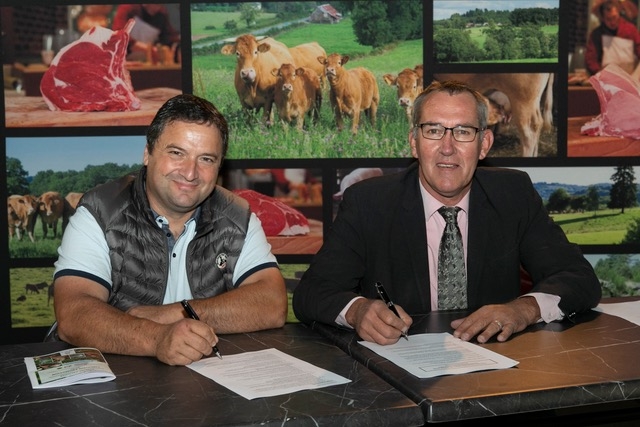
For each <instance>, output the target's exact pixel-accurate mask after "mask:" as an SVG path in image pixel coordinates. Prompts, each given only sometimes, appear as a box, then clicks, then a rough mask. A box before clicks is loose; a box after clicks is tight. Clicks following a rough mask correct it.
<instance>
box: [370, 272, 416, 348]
mask: <svg viewBox="0 0 640 427" xmlns="http://www.w3.org/2000/svg"><path fill="white" fill-rule="evenodd" d="M375 287H376V291H378V295H380V298H382V301H384V303H385V304H387V307H389V310H391V311H393V314H395V315H396V316H398V318H400V314H399V313H398V310H397V309H396V306H395V304H394V303H393V301H391V298H389V295H387V291H386V290H385V289H384V286H382V283H380V282H376V283H375ZM401 333H402V336H403V337H404V339H405V340H407V341H409V337H408V336H407V333H406V332H404V331H402V332H401Z"/></svg>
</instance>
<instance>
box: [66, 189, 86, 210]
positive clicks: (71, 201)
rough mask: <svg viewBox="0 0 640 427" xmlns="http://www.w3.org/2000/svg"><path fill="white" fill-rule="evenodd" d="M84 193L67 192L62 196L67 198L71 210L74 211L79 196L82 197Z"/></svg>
mask: <svg viewBox="0 0 640 427" xmlns="http://www.w3.org/2000/svg"><path fill="white" fill-rule="evenodd" d="M83 194H84V193H73V192H71V193H68V194H67V195H66V196H64V198H65V199H66V200H67V202H69V206H70V207H71V208H72V209H73V212H75V210H76V207H77V206H78V202H79V201H80V198H81V197H82V195H83Z"/></svg>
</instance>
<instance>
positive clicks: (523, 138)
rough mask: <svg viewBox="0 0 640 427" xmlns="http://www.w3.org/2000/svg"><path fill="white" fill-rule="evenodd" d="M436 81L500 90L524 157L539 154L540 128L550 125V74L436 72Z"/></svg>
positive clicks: (551, 105) (551, 123) (488, 90)
mask: <svg viewBox="0 0 640 427" xmlns="http://www.w3.org/2000/svg"><path fill="white" fill-rule="evenodd" d="M435 78H436V79H437V80H449V79H453V80H458V81H462V82H465V83H467V84H468V85H469V86H471V87H472V88H474V89H475V90H477V91H478V92H480V93H487V92H491V91H499V92H501V93H502V95H501V96H505V97H506V99H508V100H509V103H510V109H511V114H510V117H511V123H512V125H513V126H514V127H515V129H516V131H517V132H518V136H519V139H520V144H521V145H522V156H523V157H535V156H537V155H538V143H539V141H540V135H541V133H542V131H543V130H545V129H551V128H552V127H553V80H554V75H553V74H552V73H512V74H496V73H488V74H436V75H435Z"/></svg>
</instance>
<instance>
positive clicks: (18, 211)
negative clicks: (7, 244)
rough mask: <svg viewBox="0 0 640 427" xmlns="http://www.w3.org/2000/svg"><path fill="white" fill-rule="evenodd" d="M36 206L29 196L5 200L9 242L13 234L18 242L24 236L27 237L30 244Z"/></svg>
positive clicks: (32, 239)
mask: <svg viewBox="0 0 640 427" xmlns="http://www.w3.org/2000/svg"><path fill="white" fill-rule="evenodd" d="M36 207H37V206H36V204H35V202H34V200H33V198H32V197H31V196H29V195H26V196H20V195H17V194H14V195H11V196H9V197H8V198H7V218H8V223H9V224H8V225H9V240H11V239H13V235H14V233H15V235H16V237H17V238H18V240H22V238H23V236H24V234H25V233H26V234H28V235H29V239H31V241H32V242H34V241H35V239H34V237H33V222H34V221H35V216H36Z"/></svg>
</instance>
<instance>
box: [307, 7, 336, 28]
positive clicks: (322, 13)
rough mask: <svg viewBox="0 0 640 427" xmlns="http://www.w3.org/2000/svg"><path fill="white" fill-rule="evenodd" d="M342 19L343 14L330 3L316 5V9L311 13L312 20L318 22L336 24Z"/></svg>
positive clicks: (310, 18)
mask: <svg viewBox="0 0 640 427" xmlns="http://www.w3.org/2000/svg"><path fill="white" fill-rule="evenodd" d="M341 19H342V14H341V13H339V12H338V11H337V10H336V9H335V8H334V7H333V6H331V5H330V4H323V5H320V6H318V7H316V9H315V10H314V11H313V12H312V13H311V16H309V21H310V22H314V23H318V24H335V23H337V22H340V20H341Z"/></svg>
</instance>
